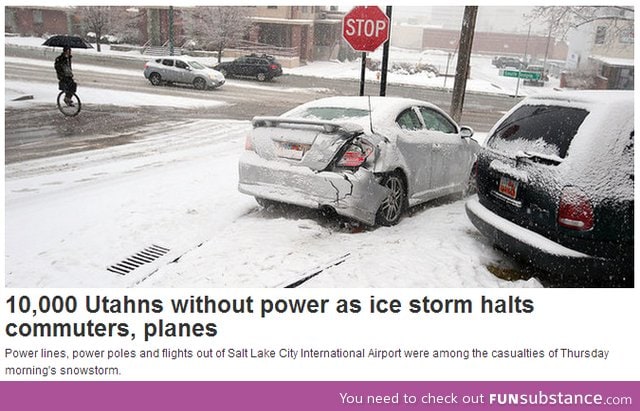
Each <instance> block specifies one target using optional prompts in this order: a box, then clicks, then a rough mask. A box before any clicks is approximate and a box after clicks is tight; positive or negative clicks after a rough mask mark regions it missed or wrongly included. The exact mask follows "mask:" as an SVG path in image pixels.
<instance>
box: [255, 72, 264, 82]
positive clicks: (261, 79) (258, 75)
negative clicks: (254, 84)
mask: <svg viewBox="0 0 640 411" xmlns="http://www.w3.org/2000/svg"><path fill="white" fill-rule="evenodd" d="M256 78H257V79H258V81H266V80H267V75H266V74H264V73H258V74H257V75H256Z"/></svg>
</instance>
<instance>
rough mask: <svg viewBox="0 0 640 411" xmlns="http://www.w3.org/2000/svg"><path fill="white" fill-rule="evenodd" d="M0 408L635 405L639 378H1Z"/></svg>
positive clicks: (242, 410) (243, 410) (639, 399)
mask: <svg viewBox="0 0 640 411" xmlns="http://www.w3.org/2000/svg"><path fill="white" fill-rule="evenodd" d="M0 404H2V409H4V410H11V411H18V410H27V411H30V410H43V409H45V410H47V409H48V410H65V411H76V410H77V411H86V410H91V411H107V410H108V411H113V410H120V411H125V410H153V411H177V410H189V411H200V410H203V411H204V410H224V411H232V410H239V411H251V410H278V411H289V410H291V411H294V410H295V411H332V410H344V411H346V410H371V409H384V410H431V409H443V410H527V411H528V410H559V409H573V410H585V409H589V410H638V409H640V382H593V381H589V382H575V381H574V382H496V381H491V382H466V381H454V382H348V381H346V382H58V381H51V382H0Z"/></svg>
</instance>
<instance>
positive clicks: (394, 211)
mask: <svg viewBox="0 0 640 411" xmlns="http://www.w3.org/2000/svg"><path fill="white" fill-rule="evenodd" d="M380 184H381V185H383V186H385V187H387V188H389V189H390V191H389V195H387V197H386V198H385V199H384V200H383V201H382V204H380V208H378V212H377V213H376V224H378V225H382V226H392V225H396V224H398V222H399V221H400V218H401V217H402V214H403V213H404V209H405V204H406V198H407V189H406V186H405V183H404V179H403V178H402V175H401V174H400V173H397V172H396V173H391V174H388V175H386V176H385V177H384V178H383V180H382V181H381V182H380Z"/></svg>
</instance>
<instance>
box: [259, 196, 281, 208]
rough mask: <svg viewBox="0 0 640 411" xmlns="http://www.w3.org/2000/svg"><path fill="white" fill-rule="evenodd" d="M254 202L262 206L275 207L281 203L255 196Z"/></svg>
mask: <svg viewBox="0 0 640 411" xmlns="http://www.w3.org/2000/svg"><path fill="white" fill-rule="evenodd" d="M255 199H256V202H257V203H258V204H259V205H260V206H261V207H263V208H270V207H277V206H279V205H281V204H282V203H279V202H277V201H274V200H267V199H266V198H262V197H256V198H255Z"/></svg>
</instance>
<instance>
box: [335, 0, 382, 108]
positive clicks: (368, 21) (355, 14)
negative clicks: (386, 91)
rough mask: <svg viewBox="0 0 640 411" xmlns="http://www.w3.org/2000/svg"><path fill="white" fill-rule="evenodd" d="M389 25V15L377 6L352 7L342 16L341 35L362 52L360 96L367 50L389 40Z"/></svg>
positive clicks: (362, 92) (362, 90)
mask: <svg viewBox="0 0 640 411" xmlns="http://www.w3.org/2000/svg"><path fill="white" fill-rule="evenodd" d="M389 27H390V20H389V17H388V16H387V15H385V14H384V13H383V12H382V10H380V8H379V7H377V6H358V7H354V8H353V9H351V11H349V12H348V13H347V14H345V16H344V19H343V21H342V37H344V39H345V40H346V41H347V43H349V45H350V46H351V47H352V48H353V49H354V50H355V51H360V52H362V66H361V69H360V95H361V96H364V75H365V71H366V70H365V69H366V60H367V52H372V51H375V50H376V49H377V48H378V47H380V45H381V44H382V43H385V42H387V41H388V40H389ZM385 80H386V78H385ZM381 92H382V89H381Z"/></svg>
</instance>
